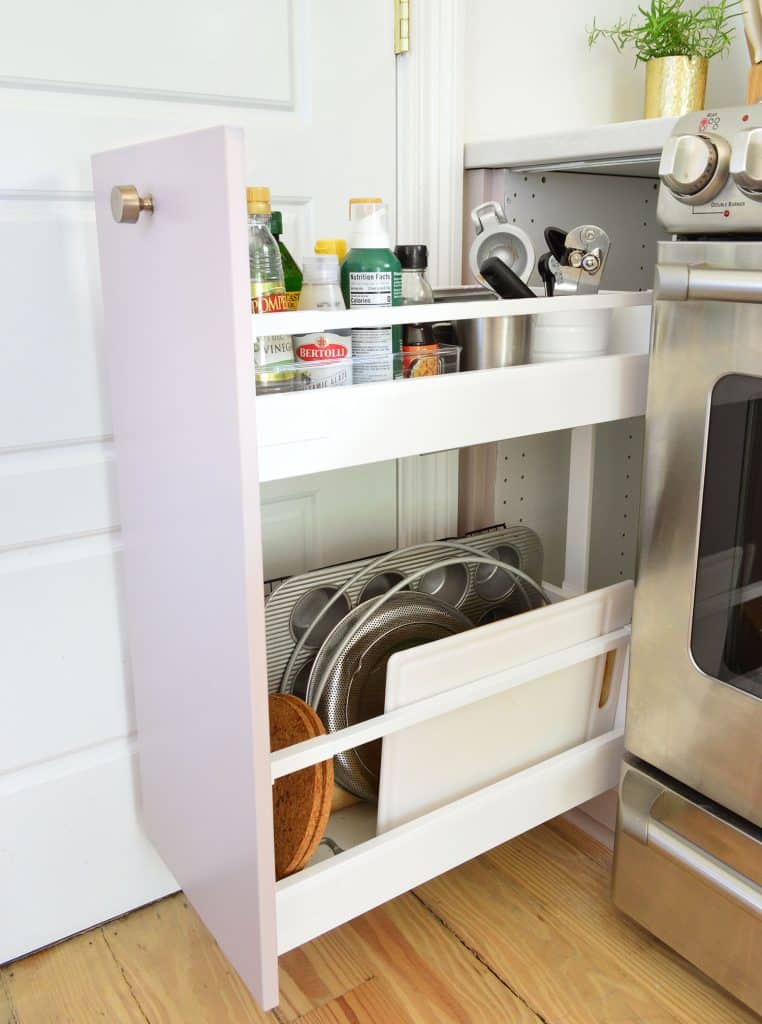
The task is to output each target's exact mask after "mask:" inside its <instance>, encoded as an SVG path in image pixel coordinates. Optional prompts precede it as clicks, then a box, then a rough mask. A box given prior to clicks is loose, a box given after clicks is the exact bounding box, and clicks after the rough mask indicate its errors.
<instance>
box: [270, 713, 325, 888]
mask: <svg viewBox="0 0 762 1024" xmlns="http://www.w3.org/2000/svg"><path fill="white" fill-rule="evenodd" d="M269 707H270V749H271V750H282V749H283V747H290V746H291V745H292V744H294V743H301V742H302V741H303V740H309V739H314V738H315V737H316V736H323V735H325V726H324V725H323V723H322V722H321V721H320V719H319V718H318V716H317V715H316V713H315V712H314V711H313V709H312V708H311V707H310V706H309V705H308V704H305V702H304V701H303V700H300V699H299V698H298V697H294V696H293V695H292V694H286V693H273V694H271V695H270V700H269ZM332 794H333V759H332V758H329V759H328V760H327V761H323V762H321V763H320V764H316V765H312V766H311V767H310V768H303V769H302V770H301V771H298V772H293V773H292V774H291V775H285V776H283V778H281V779H276V780H275V784H274V786H273V821H274V831H275V877H276V878H285V877H286V875H291V874H293V873H294V872H295V871H298V870H299V869H300V868H302V867H304V865H305V864H306V863H307V862H308V861H309V859H310V858H311V857H312V855H313V853H314V852H315V850H316V849H317V847H318V844H319V843H320V840H321V839H322V837H323V832H324V831H325V827H326V825H327V823H328V816H329V814H330V813H331V796H332Z"/></svg>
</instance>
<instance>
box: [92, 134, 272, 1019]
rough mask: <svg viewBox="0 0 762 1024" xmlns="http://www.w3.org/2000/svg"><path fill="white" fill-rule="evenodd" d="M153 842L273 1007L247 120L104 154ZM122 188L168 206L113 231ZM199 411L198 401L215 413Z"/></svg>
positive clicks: (110, 323) (97, 175)
mask: <svg viewBox="0 0 762 1024" xmlns="http://www.w3.org/2000/svg"><path fill="white" fill-rule="evenodd" d="M93 176H94V182H95V192H96V214H97V223H98V243H99V249H100V262H101V277H102V283H103V300H104V310H105V327H106V342H107V345H106V348H107V361H108V371H109V381H110V401H111V410H112V418H113V423H114V434H115V440H116V450H117V460H118V479H119V490H120V516H121V523H122V528H123V534H124V548H125V605H124V614H125V618H126V626H127V636H128V653H129V661H130V665H131V674H132V681H133V687H134V696H135V705H136V714H137V723H138V743H139V750H140V759H139V760H140V792H141V802H142V818H143V821H144V822H145V827H146V829H147V831H148V834H149V835H150V837H151V839H152V840H153V842H154V843H155V845H156V847H157V848H158V850H159V852H160V853H161V855H162V856H163V858H164V860H165V861H166V863H167V865H168V867H169V868H170V870H171V871H172V872H173V873H174V875H175V877H176V879H177V881H178V883H179V884H180V885H181V886H182V888H183V889H184V890H185V892H186V893H187V895H188V897H189V898H190V900H191V902H192V903H193V905H194V907H195V908H196V910H197V911H198V912H199V914H200V915H201V917H202V918H203V920H204V921H205V922H206V924H207V926H208V927H209V929H210V931H211V932H212V934H213V935H214V936H215V938H216V939H217V941H218V942H219V944H220V946H221V947H222V949H223V950H224V952H225V953H226V954H227V956H228V957H229V958H230V960H231V961H232V963H233V964H234V966H235V967H236V969H237V970H238V972H239V973H240V975H241V977H242V978H243V979H244V981H245V982H246V984H247V985H248V986H249V987H250V989H251V991H252V992H253V993H254V995H255V996H256V998H257V999H258V1000H259V1002H260V1004H261V1005H262V1006H263V1007H265V1008H268V1007H271V1006H273V1005H275V1003H276V1002H277V993H278V990H277V956H276V928H275V873H274V866H273V831H272V803H271V801H272V791H271V784H270V766H269V736H268V722H267V689H266V671H265V636H264V608H263V589H262V553H261V546H260V522H259V516H260V510H259V483H258V472H257V446H256V424H255V397H254V380H253V352H252V339H251V322H250V311H249V308H248V290H249V289H248V257H247V239H246V206H245V193H244V189H245V184H246V183H245V180H244V154H243V135H242V132H241V131H239V130H236V129H232V128H213V129H207V130H204V131H199V132H194V133H191V134H188V135H182V136H178V137H174V138H169V139H162V140H159V141H156V142H147V143H144V144H142V145H137V146H130V147H127V148H125V149H120V150H114V151H112V152H108V153H103V154H100V155H98V156H96V157H94V159H93ZM114 185H135V186H136V187H137V188H138V191H139V192H140V193H141V194H145V193H150V194H151V195H152V196H153V200H154V207H155V209H154V213H153V214H152V215H151V214H148V213H145V212H144V213H142V214H141V216H140V219H139V221H138V223H136V224H117V223H116V222H115V221H114V220H113V218H112V215H111V210H110V206H109V196H110V192H111V188H112V186H114ZM202 410H203V414H201V411H202Z"/></svg>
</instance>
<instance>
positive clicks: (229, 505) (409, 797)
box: [94, 128, 650, 1007]
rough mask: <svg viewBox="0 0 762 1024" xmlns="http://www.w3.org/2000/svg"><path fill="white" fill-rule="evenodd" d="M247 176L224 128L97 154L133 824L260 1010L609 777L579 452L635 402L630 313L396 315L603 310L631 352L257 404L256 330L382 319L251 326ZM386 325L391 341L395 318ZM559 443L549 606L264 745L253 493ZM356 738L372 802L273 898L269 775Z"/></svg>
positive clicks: (527, 305) (612, 625) (452, 308)
mask: <svg viewBox="0 0 762 1024" xmlns="http://www.w3.org/2000/svg"><path fill="white" fill-rule="evenodd" d="M244 166H245V163H244V153H243V139H242V134H241V133H240V132H238V131H237V130H235V129H229V128H217V129H210V130H206V131H202V132H198V133H194V134H191V135H186V136H182V137H178V138H171V139H165V140H161V141H156V142H151V143H146V144H143V145H137V146H134V147H130V148H127V149H122V150H118V151H114V152H110V153H106V154H102V155H100V156H98V157H96V158H95V160H94V170H95V188H96V201H97V218H98V233H99V246H100V258H101V270H102V277H103V291H104V301H105V318H106V334H107V341H108V365H109V375H110V387H111V400H112V408H113V420H114V426H115V438H116V447H117V457H118V472H119V493H120V504H121V510H122V522H123V525H124V547H125V577H126V602H125V613H126V619H127V627H128V635H129V639H130V652H131V662H132V674H133V680H134V690H135V700H136V708H137V717H138V734H139V752H140V758H139V761H140V781H141V802H142V816H143V820H144V822H145V827H146V829H147V831H148V833H149V835H150V837H151V838H152V840H153V841H154V843H155V844H156V847H157V848H158V850H159V851H160V853H161V854H162V856H163V857H164V859H165V860H166V863H167V864H168V865H169V867H170V868H171V870H172V871H173V873H174V874H175V877H176V878H177V881H178V883H179V884H180V885H181V886H182V887H183V888H184V889H185V891H186V892H187V894H188V896H189V898H190V899H191V901H192V902H193V904H194V906H195V907H196V909H197V910H198V912H199V913H200V915H201V916H202V918H203V919H204V921H205V922H206V924H207V925H208V927H209V928H210V930H211V931H212V933H213V934H214V935H215V937H216V938H217V939H218V941H219V943H220V945H221V947H222V948H223V950H224V951H225V953H226V954H227V955H228V957H229V958H230V960H231V961H232V963H233V964H234V965H235V967H236V968H237V970H238V971H239V972H240V974H241V976H242V977H243V978H244V980H245V981H246V983H247V984H248V985H249V987H250V988H251V990H252V992H253V993H254V994H255V996H256V997H257V999H258V1000H259V1002H260V1004H261V1005H262V1006H263V1007H270V1006H273V1005H274V1004H275V1003H276V1002H277V996H278V992H277V956H278V954H279V953H281V952H284V951H285V950H288V949H291V948H293V947H294V946H297V945H299V944H301V943H304V942H306V941H307V940H309V939H310V938H312V937H314V936H316V935H318V934H320V933H321V932H324V931H326V930H327V929H330V928H333V927H335V926H336V925H338V924H340V923H341V922H342V921H346V920H348V919H349V918H351V917H353V916H355V915H357V914H359V913H362V912H363V911H365V910H367V909H369V908H370V907H372V906H374V905H377V904H378V903H380V902H382V901H384V900H388V899H390V898H392V897H394V896H396V895H397V894H399V893H401V892H404V891H405V890H407V889H409V888H411V887H412V886H415V885H417V884H419V883H421V882H423V881H424V880H426V879H428V878H431V877H432V876H434V875H436V874H438V873H440V872H442V871H446V870H448V869H449V868H452V867H453V866H455V865H457V864H459V863H462V862H463V861H464V860H467V859H468V858H470V857H473V856H475V855H476V854H478V853H480V852H482V851H484V850H486V849H489V848H490V847H492V846H495V845H496V844H498V843H501V842H504V841H505V840H507V839H509V838H511V837H512V836H515V835H517V834H519V833H521V832H523V831H525V830H526V829H529V828H532V827H533V826H535V825H537V824H539V823H541V822H543V821H546V820H548V819H549V818H552V817H554V816H555V815H558V814H561V813H563V812H565V811H568V810H570V809H571V808H573V807H575V806H577V805H579V804H581V803H583V802H585V801H587V800H589V799H591V798H593V797H595V796H597V795H598V794H601V793H603V792H604V791H606V790H608V789H610V788H612V787H614V786H615V785H616V783H617V779H618V772H619V764H620V760H621V755H622V728H621V727H622V714H621V708H622V706H623V703H622V694H623V689H624V685H625V679H626V661H627V653H628V647H629V623H630V616H631V586H632V585H631V582H630V581H629V579H627V578H622V579H621V581H620V582H613V581H611V585H610V586H606V587H604V588H603V589H600V590H595V591H592V592H588V593H585V592H584V591H585V590H586V589H587V574H586V573H585V572H583V571H581V570H580V568H579V566H580V564H581V560H583V559H582V557H581V552H582V553H584V551H586V550H587V547H588V545H589V543H590V533H591V523H592V522H593V521H594V518H595V510H594V509H593V507H592V506H593V502H592V489H593V481H592V472H591V467H590V459H589V456H590V450H589V449H588V450H587V456H588V458H587V459H586V458H585V452H586V448H585V444H586V442H587V441H589V439H590V436H591V435H590V433H589V430H590V427H591V425H594V424H612V423H614V422H615V421H622V420H631V419H632V418H634V417H638V416H642V414H643V412H644V409H645V394H646V377H647V359H648V357H647V354H646V352H647V341H648V320H649V308H648V307H649V304H650V297H649V296H648V295H647V294H644V293H636V292H633V293H625V292H611V293H602V294H600V295H594V296H588V297H585V296H574V297H566V298H564V297H558V298H555V299H550V300H549V299H534V300H531V299H521V300H515V301H511V302H488V303H482V304H479V305H478V306H475V305H474V304H473V303H465V302H464V303H452V304H449V305H442V306H437V307H436V308H434V307H416V310H415V321H416V322H417V323H421V322H435V321H442V320H459V319H466V318H470V317H474V316H475V315H476V316H479V317H492V316H517V315H525V314H528V313H530V312H531V313H535V312H542V311H543V310H547V309H548V304H549V303H552V307H551V308H552V309H553V310H558V311H561V312H563V311H565V310H575V309H587V310H591V311H593V310H601V311H613V312H612V313H611V316H612V323H614V325H615V329H617V328H616V325H617V324H620V325H621V329H622V336H623V337H625V336H626V337H629V338H630V339H632V338H633V337H635V339H636V342H637V344H635V345H632V344H629V345H627V346H625V345H622V346H621V347H620V350H619V351H618V352H616V350H615V353H616V354H610V355H606V356H601V357H598V358H594V359H581V360H573V361H568V362H548V363H542V364H537V365H526V366H515V367H510V368H504V369H496V370H483V371H478V372H470V373H462V374H443V375H439V376H433V377H430V378H429V379H420V380H415V381H407V382H399V381H388V382H380V383H373V384H362V385H356V386H352V387H343V388H333V389H324V390H318V391H308V392H299V393H292V394H276V395H269V396H264V397H261V398H256V399H255V389H254V374H253V355H252V342H253V338H254V336H255V335H258V336H262V335H265V334H268V333H269V334H274V333H279V334H280V333H297V332H299V333H303V332H306V331H310V330H321V329H323V328H324V327H326V326H328V325H329V317H331V316H333V317H334V319H335V320H336V321H338V322H337V323H335V324H332V325H333V326H339V325H341V326H352V325H353V324H354V325H355V326H370V325H373V324H374V323H375V324H379V323H381V322H382V321H381V320H380V319H379V314H378V313H374V312H373V311H369V312H363V313H362V314H359V315H358V314H357V313H356V312H347V313H339V314H321V313H308V312H305V313H295V314H281V315H280V316H279V317H259V318H257V319H256V320H255V321H254V322H253V321H252V317H251V314H250V313H249V311H248V310H249V303H248V295H249V278H248V261H247V239H246V215H245V206H244V195H245V185H246V181H245V178H244ZM124 185H132V186H135V188H136V189H137V192H138V193H139V194H140V195H143V196H146V195H151V196H152V198H153V212H152V213H151V214H150V215H145V214H144V215H141V216H140V218H139V219H138V221H137V223H134V224H118V223H116V222H115V220H114V218H113V216H112V212H111V209H110V206H109V202H110V193H111V190H112V188H113V187H114V186H124ZM383 315H384V321H383V322H384V323H386V322H389V323H400V324H401V323H405V322H407V321H408V320H409V319H410V310H409V308H405V307H401V308H399V309H396V310H392V311H385V313H384V314H383ZM272 321H275V323H273V322H272ZM339 322H340V323H339ZM559 431H571V442H570V444H569V448H568V451H569V452H570V461H571V468H570V469H569V470H568V473H569V481H570V482H569V487H568V504H566V505H565V507H564V508H563V509H562V511H563V513H564V515H565V517H566V518H565V527H564V529H565V533H566V552H565V568H564V576H563V578H562V579H560V580H558V581H557V583H558V585H557V586H556V587H555V588H552V587H548V588H547V591H548V592H549V593H550V594H551V596H552V598H553V600H552V602H551V603H550V604H544V605H543V606H542V607H536V608H534V609H533V610H531V611H527V612H525V613H523V614H519V615H516V616H514V617H512V618H506V619H502V620H500V621H494V622H486V623H485V624H483V625H480V626H477V627H476V628H474V629H469V630H466V631H464V632H461V633H458V634H457V635H453V636H448V637H446V638H444V639H440V640H436V641H434V642H432V643H428V644H426V645H424V646H419V647H415V648H412V649H409V650H403V651H400V652H399V653H397V654H394V655H393V656H392V658H391V660H390V661H389V665H388V672H387V677H386V705H385V710H384V712H383V713H382V714H379V715H377V716H376V717H373V718H370V719H368V720H365V721H362V722H360V723H359V724H356V725H353V726H350V727H348V728H346V729H343V730H340V731H337V732H332V733H329V734H328V735H326V736H324V737H319V738H317V739H315V740H310V741H307V742H305V743H302V744H300V745H297V746H293V747H288V748H286V749H284V750H281V751H279V752H277V753H276V754H273V755H272V756H271V754H270V742H269V734H268V704H267V697H268V661H267V637H266V628H265V625H266V616H265V604H264V596H263V595H264V579H263V568H262V565H263V562H262V537H261V534H262V526H261V514H260V495H259V488H260V483H262V482H264V481H268V480H276V479H283V478H286V477H293V476H297V475H303V474H310V473H317V472H319V471H325V470H331V469H339V468H344V467H350V466H356V465H359V464H362V463H373V462H378V461H380V460H386V459H397V458H401V457H403V456H413V455H422V454H425V453H430V452H436V451H442V450H445V449H457V448H463V447H465V446H471V445H479V444H485V443H493V442H501V443H502V444H503V445H506V444H507V445H509V446H510V445H512V444H514V442H515V443H520V440H519V439H526V440H527V446H529V444H530V443H532V439H533V438H537V437H542V436H549V435H550V434H551V432H559ZM628 457H629V456H628ZM505 458H506V459H507V458H508V456H507V455H506V456H505ZM568 462H569V460H567V463H568ZM628 478H629V474H628ZM636 486H637V481H636V480H634V481H633V483H632V485H631V487H632V488H636ZM635 497H636V494H635ZM522 500H523V498H522ZM634 507H635V508H637V505H636V504H635V505H634ZM625 518H626V516H625ZM519 519H520V517H519V516H516V518H515V519H514V520H513V521H514V522H518V521H519ZM527 523H528V525H529V526H531V525H532V523H531V522H529V521H527ZM480 557H481V556H480V555H479V553H478V552H476V553H475V554H474V555H473V557H472V558H471V562H472V563H473V565H475V566H476V568H477V569H478V568H479V566H480V565H482V564H483V562H480V561H479V559H480ZM618 578H619V576H618V575H617V579H618ZM380 738H383V739H384V746H383V759H382V781H383V783H384V785H383V793H382V794H381V797H380V802H379V804H378V808H377V809H376V807H375V806H374V805H373V804H367V803H366V804H360V805H357V806H353V807H349V808H347V809H345V810H341V811H339V812H337V814H336V815H335V818H336V821H335V822H333V823H329V834H330V835H332V837H333V838H334V840H335V842H336V844H337V845H336V849H337V850H338V851H339V852H336V853H334V854H333V855H331V856H327V857H326V856H323V855H322V854H321V856H319V857H316V858H315V861H314V862H313V863H312V864H311V865H309V866H308V867H307V868H306V869H305V870H303V871H301V872H299V873H298V874H294V875H292V876H290V877H288V878H286V879H284V880H282V881H280V882H278V883H276V881H275V870H274V857H273V812H272V785H273V781H274V780H275V779H278V778H280V777H282V776H285V775H288V774H289V773H292V772H295V771H298V770H300V769H302V768H304V767H306V766H309V765H314V764H317V763H319V762H322V761H324V760H326V759H327V758H329V757H333V756H335V755H337V754H339V753H341V752H342V751H346V750H349V749H352V748H357V747H358V746H360V745H362V744H366V743H370V742H371V741H374V740H378V739H380ZM334 826H335V827H334Z"/></svg>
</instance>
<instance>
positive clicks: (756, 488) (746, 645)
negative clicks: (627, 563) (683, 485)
mask: <svg viewBox="0 0 762 1024" xmlns="http://www.w3.org/2000/svg"><path fill="white" fill-rule="evenodd" d="M691 651H692V654H693V658H694V660H695V662H696V664H697V665H698V667H699V668H700V669H701V670H702V671H703V672H705V673H706V674H707V675H710V676H713V677H714V678H715V679H719V680H721V681H722V682H725V683H729V684H730V685H731V686H737V687H739V688H740V689H742V690H745V691H747V692H748V693H751V694H753V695H755V696H756V697H760V698H762V378H759V377H748V376H744V375H741V374H730V375H728V376H727V377H722V378H721V379H720V380H719V381H718V382H717V384H716V385H715V387H714V390H713V391H712V396H711V401H710V404H709V432H708V436H707V447H706V465H705V470H704V495H703V501H702V507H701V524H700V528H699V544H698V564H697V570H696V591H695V595H694V609H693V623H692V630H691Z"/></svg>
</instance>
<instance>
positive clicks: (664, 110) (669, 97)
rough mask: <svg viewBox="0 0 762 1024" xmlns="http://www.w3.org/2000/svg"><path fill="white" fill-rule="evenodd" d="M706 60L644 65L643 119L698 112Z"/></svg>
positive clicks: (658, 60)
mask: <svg viewBox="0 0 762 1024" xmlns="http://www.w3.org/2000/svg"><path fill="white" fill-rule="evenodd" d="M708 65H709V61H708V60H707V58H706V57H657V58H656V59H654V60H649V61H648V63H647V64H646V117H675V116H679V115H680V114H689V113H690V112H691V111H692V110H701V109H702V108H703V106H704V95H705V93H706V72H707V67H708Z"/></svg>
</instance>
